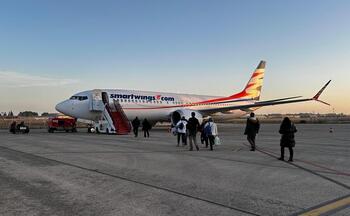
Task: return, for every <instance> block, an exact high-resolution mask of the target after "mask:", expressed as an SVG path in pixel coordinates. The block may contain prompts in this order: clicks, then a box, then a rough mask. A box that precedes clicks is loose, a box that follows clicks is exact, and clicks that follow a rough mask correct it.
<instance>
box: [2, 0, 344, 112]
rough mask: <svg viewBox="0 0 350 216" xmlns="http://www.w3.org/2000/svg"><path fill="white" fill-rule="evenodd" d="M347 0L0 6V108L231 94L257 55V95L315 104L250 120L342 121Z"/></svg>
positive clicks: (5, 0) (105, 0)
mask: <svg viewBox="0 0 350 216" xmlns="http://www.w3.org/2000/svg"><path fill="white" fill-rule="evenodd" d="M349 10H350V1H347V0H334V1H329V0H309V1H304V0H293V1H279V0H265V1H261V0H218V1H214V0H176V1H172V0H123V1H118V0H110V1H109V0H99V1H98V0H69V1H68V0H60V1H55V0H51V1H47V0H0V112H5V111H10V110H13V111H14V112H15V113H16V112H19V111H24V110H32V111H36V112H39V113H41V112H46V111H47V112H55V109H54V107H55V105H56V104H57V103H58V102H60V101H62V100H65V99H67V98H68V97H70V96H71V95H73V94H75V93H77V92H80V91H84V90H89V89H94V88H122V89H139V90H150V91H165V92H176V93H193V94H204V95H222V96H226V95H232V94H233V93H236V92H239V91H241V90H242V88H243V87H244V85H245V84H246V82H247V81H248V79H249V77H250V75H251V73H252V72H253V70H254V69H255V67H256V66H257V64H258V63H259V61H260V60H266V61H267V65H266V72H265V79H264V86H263V89H262V94H261V99H262V100H270V99H275V98H280V97H288V96H296V95H301V96H305V97H310V96H313V95H314V94H315V93H316V92H317V91H318V90H319V89H320V88H321V87H322V86H323V85H324V84H325V83H326V82H327V81H328V80H329V79H332V82H331V84H330V86H329V87H328V88H327V89H326V91H325V92H324V93H323V95H322V96H321V99H322V100H324V101H327V102H329V103H331V104H332V106H331V107H329V106H326V105H323V104H321V103H317V102H306V103H302V104H293V105H281V106H272V107H264V108H262V109H260V110H259V112H260V113H277V112H280V113H298V112H315V113H329V112H333V111H335V112H337V113H341V112H342V113H347V114H350V96H349V94H350V83H349V81H350V75H349V74H350V73H349V72H350V71H349V67H348V65H349V64H350V61H349V59H350V40H349V38H350V25H349V20H350V13H349Z"/></svg>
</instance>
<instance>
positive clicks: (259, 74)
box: [230, 61, 266, 100]
mask: <svg viewBox="0 0 350 216" xmlns="http://www.w3.org/2000/svg"><path fill="white" fill-rule="evenodd" d="M265 65H266V61H260V63H259V65H258V67H257V68H256V69H255V71H254V73H253V74H252V76H251V77H250V80H249V81H248V83H247V85H246V86H245V88H244V89H243V91H241V92H240V93H238V94H234V95H232V96H230V97H232V98H238V97H239V98H249V99H253V100H259V99H260V92H261V88H262V85H263V80H264V73H265Z"/></svg>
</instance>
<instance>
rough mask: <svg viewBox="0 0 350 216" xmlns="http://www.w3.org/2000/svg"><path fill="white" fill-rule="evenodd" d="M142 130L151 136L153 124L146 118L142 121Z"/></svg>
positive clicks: (144, 134)
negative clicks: (150, 131)
mask: <svg viewBox="0 0 350 216" xmlns="http://www.w3.org/2000/svg"><path fill="white" fill-rule="evenodd" d="M142 130H143V136H144V137H149V130H151V124H150V123H149V121H148V120H147V119H146V118H145V119H144V120H143V121H142Z"/></svg>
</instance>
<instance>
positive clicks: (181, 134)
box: [176, 116, 187, 146]
mask: <svg viewBox="0 0 350 216" xmlns="http://www.w3.org/2000/svg"><path fill="white" fill-rule="evenodd" d="M186 126H187V120H186V118H185V116H182V118H181V120H180V121H178V122H177V123H176V132H177V146H180V139H181V140H182V146H185V145H187V137H186Z"/></svg>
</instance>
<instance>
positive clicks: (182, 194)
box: [0, 146, 261, 216]
mask: <svg viewBox="0 0 350 216" xmlns="http://www.w3.org/2000/svg"><path fill="white" fill-rule="evenodd" d="M0 148H3V149H7V150H9V151H13V152H18V153H21V154H26V155H30V156H33V157H37V158H41V159H45V160H48V161H53V162H56V163H59V164H63V165H66V166H70V167H75V168H78V169H82V170H86V171H90V172H95V173H98V174H101V175H106V176H109V177H112V178H116V179H121V180H124V181H128V182H132V183H135V184H139V185H143V186H147V187H151V188H154V189H158V190H162V191H166V192H170V193H173V194H177V195H180V196H184V197H187V198H192V199H195V200H199V201H202V202H207V203H210V204H213V205H216V206H220V207H224V208H227V209H231V210H234V211H239V212H242V213H245V214H249V215H254V216H261V215H259V214H257V213H254V212H250V211H247V210H244V209H240V208H237V207H233V206H229V205H225V204H222V203H218V202H215V201H212V200H209V199H206V198H201V197H196V196H194V195H190V194H186V193H182V192H180V191H176V190H172V189H170V188H166V187H161V186H157V185H152V184H149V183H145V182H141V181H137V180H133V179H129V178H127V177H123V176H119V175H115V174H110V173H107V172H103V171H100V170H97V169H91V168H87V167H83V166H80V165H75V164H71V163H68V162H63V161H59V160H55V159H51V158H46V157H42V156H40V155H36V154H32V153H27V152H24V151H19V150H15V149H11V148H8V147H5V146H0Z"/></svg>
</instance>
